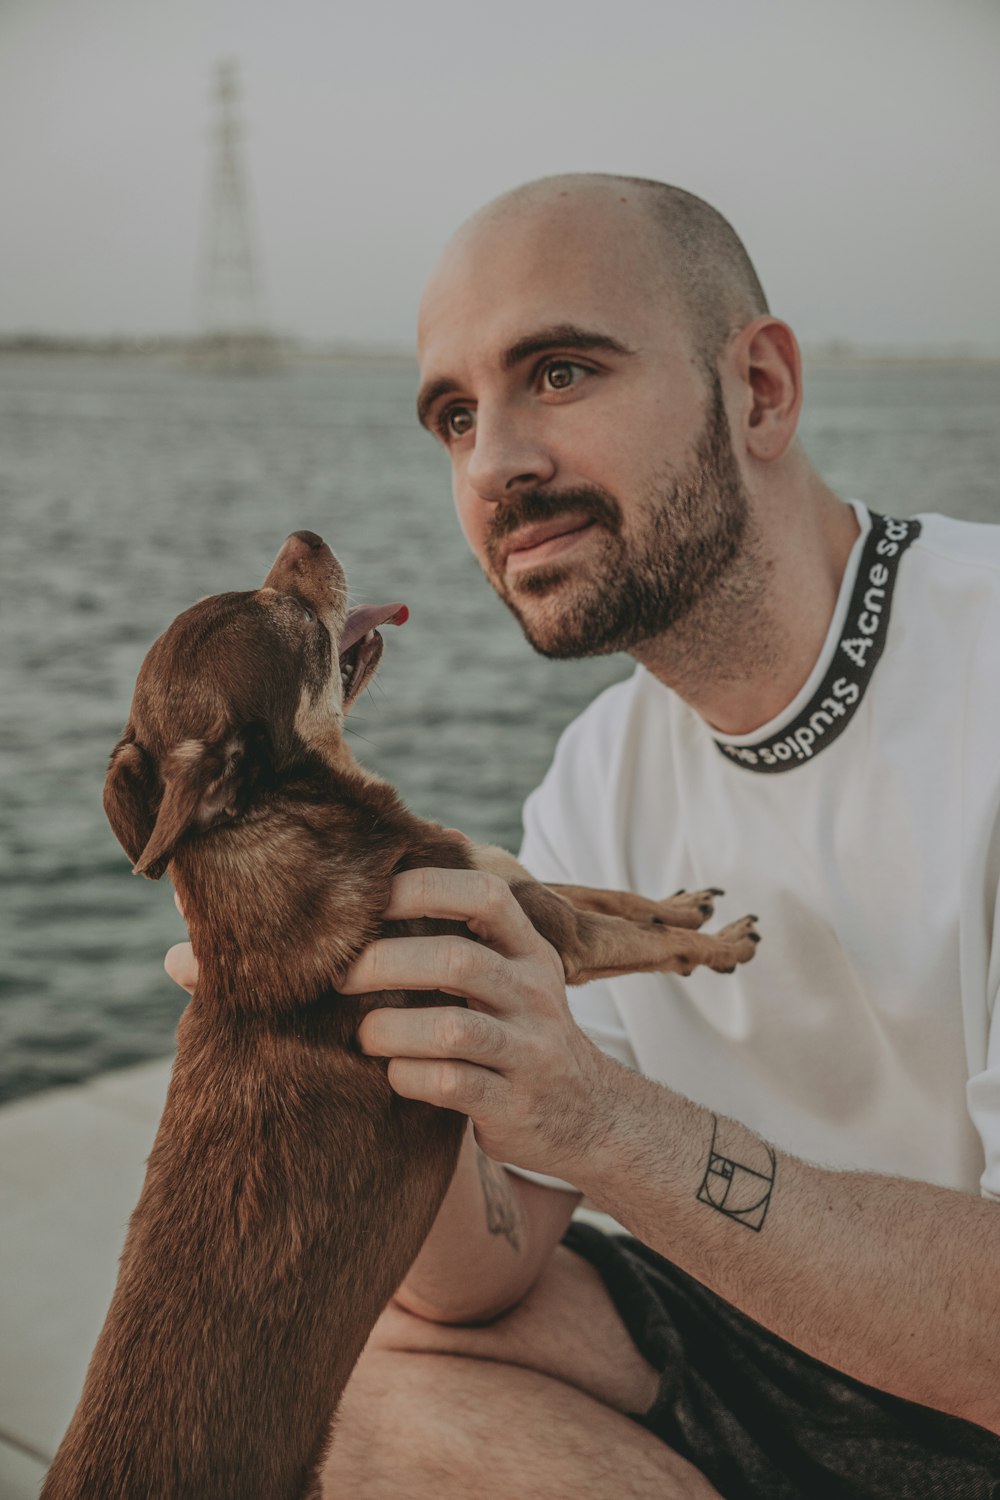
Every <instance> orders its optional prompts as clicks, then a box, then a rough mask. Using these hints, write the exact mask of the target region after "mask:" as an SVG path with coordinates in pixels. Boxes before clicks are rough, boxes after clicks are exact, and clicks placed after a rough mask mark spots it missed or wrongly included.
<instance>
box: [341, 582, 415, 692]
mask: <svg viewBox="0 0 1000 1500" xmlns="http://www.w3.org/2000/svg"><path fill="white" fill-rule="evenodd" d="M409 618H410V611H409V610H408V609H407V607H406V605H405V604H362V605H361V606H360V607H359V608H358V609H352V610H351V612H350V614H349V615H348V616H347V619H346V620H345V621H344V629H343V631H342V633H341V637H340V647H339V656H340V683H341V687H342V689H343V706H344V708H345V710H346V708H347V707H348V705H349V704H351V703H353V702H354V700H355V698H356V697H357V696H358V694H359V693H360V692H361V689H362V688H363V687H364V685H365V683H366V682H367V681H368V680H369V679H370V678H371V677H372V676H373V674H374V672H375V668H376V667H377V666H378V664H379V661H380V659H381V656H382V637H381V636H380V635H379V633H378V626H379V625H405V624H406V622H407V620H408V619H409Z"/></svg>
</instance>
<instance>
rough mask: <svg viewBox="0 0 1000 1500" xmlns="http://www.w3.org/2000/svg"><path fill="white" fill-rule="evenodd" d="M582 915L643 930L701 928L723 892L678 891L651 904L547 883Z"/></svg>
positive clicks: (622, 895)
mask: <svg viewBox="0 0 1000 1500" xmlns="http://www.w3.org/2000/svg"><path fill="white" fill-rule="evenodd" d="M546 884H547V886H548V889H549V890H550V891H555V892H556V894H557V895H559V896H562V897H563V898H564V899H565V900H566V901H569V902H571V904H572V905H573V906H575V907H576V909H577V910H578V911H596V912H603V914H604V915H605V916H608V917H627V918H628V920H629V921H630V922H640V923H642V925H643V926H649V925H650V924H651V923H652V924H653V925H654V926H660V925H661V924H665V925H666V926H667V927H693V928H697V927H701V925H702V924H703V923H704V922H707V921H708V919H709V917H710V916H711V915H712V913H713V912H714V911H715V898H716V896H721V895H722V894H723V893H722V891H720V890H718V889H716V888H715V887H714V886H713V887H709V888H708V889H706V890H703V891H678V893H677V895H676V896H668V897H667V898H666V899H665V900H663V901H651V900H650V899H649V898H648V897H647V896H636V895H633V893H632V892H631V891H607V890H600V889H598V888H597V887H596V886H590V885H553V884H551V883H549V882H546Z"/></svg>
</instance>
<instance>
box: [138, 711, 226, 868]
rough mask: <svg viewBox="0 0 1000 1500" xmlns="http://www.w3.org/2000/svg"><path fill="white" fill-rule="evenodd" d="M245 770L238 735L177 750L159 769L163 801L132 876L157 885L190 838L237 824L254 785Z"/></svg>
mask: <svg viewBox="0 0 1000 1500" xmlns="http://www.w3.org/2000/svg"><path fill="white" fill-rule="evenodd" d="M247 769H248V768H247V765H246V757H245V746H244V742H243V739H242V737H241V736H240V735H237V734H225V733H223V734H220V735H219V736H217V737H216V736H212V737H211V738H210V739H207V740H182V741H181V742H180V744H179V745H175V746H174V748H173V749H172V750H171V751H170V752H169V754H168V755H167V756H166V757H165V760H164V763H163V765H162V767H161V773H162V776H163V797H162V799H161V801H160V805H159V809H158V811H157V814H156V822H155V824H154V825H153V828H152V831H151V833H150V835H149V838H148V840H147V842H146V844H145V847H144V848H143V849H142V852H141V853H140V854H139V855H138V857H137V859H136V863H135V866H134V868H133V874H135V875H147V876H148V877H149V878H150V879H151V880H158V879H159V878H160V876H161V875H162V874H163V872H164V870H165V869H166V867H167V865H168V864H169V862H170V859H171V858H172V856H173V853H174V850H175V849H176V847H177V845H178V844H179V843H180V841H181V840H182V839H183V838H184V837H186V835H187V834H189V833H196V832H203V831H204V830H205V829H206V828H212V827H213V826H214V825H215V824H216V823H221V822H222V821H223V820H224V819H226V818H234V817H235V816H236V814H237V813H238V812H239V811H240V807H241V804H242V802H243V801H244V793H245V792H246V791H247V790H248V784H249V781H250V780H252V779H253V778H252V777H248V776H247Z"/></svg>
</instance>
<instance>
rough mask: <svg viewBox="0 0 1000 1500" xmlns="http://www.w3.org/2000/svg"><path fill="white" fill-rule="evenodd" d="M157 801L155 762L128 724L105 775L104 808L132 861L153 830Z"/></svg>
mask: <svg viewBox="0 0 1000 1500" xmlns="http://www.w3.org/2000/svg"><path fill="white" fill-rule="evenodd" d="M157 800H158V791H157V783H156V772H155V769H154V767H153V762H152V760H151V759H150V757H149V756H148V755H147V754H146V752H145V750H144V749H143V748H142V746H141V745H137V744H136V740H135V729H134V728H133V727H132V725H131V724H128V725H126V727H125V730H124V732H123V734H122V737H121V739H120V740H119V741H118V744H117V745H116V746H115V748H114V750H113V751H112V752H111V764H110V766H109V767H108V774H107V776H106V777H105V778H104V811H105V813H106V814H107V818H108V822H109V823H110V824H111V827H112V830H113V831H114V835H115V838H116V839H117V840H118V842H119V844H121V846H122V848H123V849H124V850H125V853H126V854H127V855H128V857H129V859H130V860H132V861H133V863H134V862H135V861H136V860H137V859H138V858H139V855H140V854H141V853H142V851H143V849H144V848H145V847H146V845H147V844H148V842H149V836H150V834H151V833H152V832H153V825H154V823H155V822H156V804H157Z"/></svg>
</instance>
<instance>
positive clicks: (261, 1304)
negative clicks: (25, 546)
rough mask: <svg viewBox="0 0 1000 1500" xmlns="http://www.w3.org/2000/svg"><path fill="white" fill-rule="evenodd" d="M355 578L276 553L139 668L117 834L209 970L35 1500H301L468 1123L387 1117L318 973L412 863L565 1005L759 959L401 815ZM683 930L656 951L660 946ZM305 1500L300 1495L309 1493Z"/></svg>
mask: <svg viewBox="0 0 1000 1500" xmlns="http://www.w3.org/2000/svg"><path fill="white" fill-rule="evenodd" d="M345 601H346V588H345V580H344V574H343V570H342V569H341V567H340V565H339V563H338V562H337V560H336V558H335V557H334V555H333V553H332V552H331V551H330V549H329V548H328V547H327V546H326V545H325V543H324V542H322V541H321V540H320V538H319V537H317V536H315V535H314V534H313V533H312V532H308V531H299V532H296V533H295V534H294V535H293V536H290V537H289V538H288V540H287V541H286V543H285V545H284V546H283V547H282V549H281V551H280V552H279V554H278V557H277V559H276V560H275V563H274V566H273V567H272V568H271V571H270V572H269V573H268V575H267V578H266V579H265V581H264V584H263V587H262V588H260V589H257V590H256V591H255V592H250V593H243V594H239V593H234V594H220V595H218V596H217V597H215V598H211V599H204V600H202V601H201V603H199V604H196V605H194V606H193V608H191V609H189V610H186V611H185V613H184V614H182V615H180V616H179V618H178V619H177V620H175V621H174V623H173V625H171V627H170V629H169V630H168V631H167V632H166V633H165V634H164V635H162V636H161V637H160V639H159V640H158V641H157V642H156V643H155V645H154V646H153V648H152V650H151V651H150V652H149V655H148V656H147V657H146V660H145V662H144V663H143V667H142V670H141V672H140V674H139V680H138V683H137V686H136V692H135V698H134V701H133V705H132V713H131V717H130V719H129V723H128V725H127V727H126V729H125V733H124V735H123V737H122V740H121V742H120V743H119V744H118V745H117V746H116V748H115V751H114V754H113V756H112V760H111V768H110V770H109V772H108V778H107V782H106V785H105V808H106V810H107V813H108V817H109V819H110V821H111V825H112V827H113V828H114V830H115V833H116V835H117V836H118V838H119V840H120V842H121V843H122V845H123V846H124V848H125V849H126V850H127V852H128V854H129V856H130V857H131V858H132V860H133V861H134V862H135V869H136V871H138V872H141V873H143V874H145V875H148V876H149V877H150V878H152V879H157V878H158V877H159V876H160V875H161V874H162V873H163V871H164V870H165V869H167V868H168V867H169V869H170V873H171V877H172V879H173V882H174V885H175V886H176V888H177V891H178V894H179V897H180V900H181V903H182V905H183V908H184V911H185V913H186V916H187V920H188V924H189V927H190V932H191V941H192V944H193V946H194V952H195V955H196V957H197V959H198V963H199V973H200V977H199V982H198V988H197V992H196V994H195V997H194V999H193V1000H192V1001H191V1003H190V1005H189V1006H188V1007H187V1009H186V1010H185V1012H184V1014H183V1016H182V1017H181V1021H180V1026H179V1028H178V1037H177V1059H176V1062H175V1064H174V1070H173V1076H172V1079H171V1083H170V1090H169V1093H168V1096H167V1102H166V1107H165V1109H164V1112H163V1118H162V1120H161V1122H160V1128H159V1132H158V1134H157V1137H156V1141H155V1144H154V1146H153V1151H152V1154H151V1156H150V1158H149V1164H148V1170H147V1173H146V1181H145V1185H144V1187H143V1191H142V1196H141V1197H140V1199H139V1203H138V1206H137V1207H136V1209H135V1212H134V1213H133V1215H132V1220H131V1224H130V1227H129V1233H128V1238H127V1241H126V1244H125V1250H124V1253H123V1256H122V1260H121V1269H120V1273H119V1277H118V1284H117V1286H116V1289H115V1293H114V1298H113V1300H112V1303H111V1307H110V1310H109V1312H108V1316H107V1320H106V1322H105V1325H104V1328H103V1330H102V1333H101V1336H100V1339H99V1341H98V1344H97V1348H96V1350H95V1352H94V1356H93V1359H92V1361H91V1365H90V1369H89V1372H88V1375H87V1381H86V1385H85V1388H84V1392H83V1396H82V1398H81V1400H80V1404H79V1406H78V1408H77V1411H76V1414H75V1415H74V1417H73V1420H72V1422H71V1424H70V1427H69V1431H68V1432H67V1434H66V1437H65V1438H64V1440H63V1443H62V1445H61V1447H60V1449H59V1452H58V1454H57V1455H56V1458H55V1461H54V1463H53V1465H52V1468H51V1470H50V1472H49V1475H48V1479H47V1481H46V1484H45V1488H44V1490H43V1497H44V1500H67V1497H71V1496H72V1497H77V1500H78V1497H88V1500H255V1497H259V1500H286V1497H287V1500H300V1497H302V1496H303V1495H304V1494H306V1492H307V1490H308V1491H309V1492H310V1493H313V1494H315V1493H316V1492H317V1491H316V1484H317V1481H316V1479H315V1477H314V1476H315V1471H316V1466H317V1463H318V1460H319V1459H320V1458H321V1456H322V1452H323V1447H324V1441H325V1438H326V1435H327V1432H328V1429H329V1427H330V1422H331V1417H332V1414H333V1412H334V1410H335V1408H336V1405H337V1402H338V1401H339V1399H340V1394H341V1392H342V1390H343V1388H344V1385H345V1383H346V1381H347V1378H348V1376H349V1374H350V1372H351V1369H352V1367H353V1366H354V1363H355V1361H356V1360H357V1358H358V1356H359V1354H360V1352H361V1349H362V1347H363V1345H364V1343H365V1341H366V1339H367V1337H368V1334H369V1332H370V1331H371V1328H372V1326H373V1325H374V1323H375V1321H376V1319H377V1317H378V1315H379V1313H380V1312H381V1310H382V1308H383V1307H384V1306H385V1304H386V1303H387V1302H388V1300H389V1298H390V1297H391V1296H392V1294H393V1292H394V1291H395V1290H396V1288H397V1287H398V1285H399V1283H400V1281H401V1280H402V1278H403V1277H404V1275H405V1274H406V1271H407V1270H408V1268H409V1266H410V1265H411V1263H412V1261H413V1260H414V1258H415V1256H416V1254H417V1251H418V1250H419V1248H420V1245H421V1244H422V1242H423V1240H424V1237H425V1236H426V1234H427V1231H428V1230H429V1228H430V1226H431V1223H432V1221H433V1219H434V1216H435V1214H436V1212H437V1209H438V1207H439V1205H440V1203H441V1200H442V1197H443V1196H444V1193H445V1190H446V1188H447V1186H448V1182H449V1180H450V1177H451V1174H452V1171H453V1169H454V1165H455V1160H456V1156H457V1153H458V1149H459V1144H460V1139H461V1135H462V1130H463V1125H464V1121H463V1119H462V1118H461V1117H460V1116H458V1115H456V1114H452V1113H451V1112H449V1111H446V1110H441V1109H435V1108H433V1107H431V1106H429V1105H425V1104H420V1103H413V1102H411V1101H408V1100H404V1099H401V1098H400V1097H398V1096H397V1095H396V1094H394V1093H393V1091H392V1090H391V1089H390V1087H389V1084H388V1081H387V1078H386V1067H385V1064H384V1062H382V1061H377V1060H374V1059H371V1058H368V1057H366V1056H364V1055H363V1054H362V1053H361V1052H360V1050H359V1049H358V1046H357V1043H356V1040H355V1033H356V1028H357V1023H358V1020H359V1018H360V1017H361V1016H362V1015H364V1014H365V1013H366V1011H368V1010H370V1009H372V1008H374V1007H375V1006H386V1005H441V1004H456V1003H460V1002H457V1001H455V1000H453V999H450V998H449V997H447V996H444V995H441V994H437V993H432V994H416V993H414V994H403V993H382V994H378V995H373V996H370V997H364V998H362V999H361V1000H359V999H357V997H355V998H353V999H351V1000H349V1001H341V1000H339V999H338V997H337V995H336V992H335V990H334V988H333V983H332V976H335V975H337V974H338V973H340V972H341V971H342V970H343V969H344V968H345V967H346V965H347V964H348V963H349V962H350V961H351V960H352V959H353V958H355V957H356V956H357V954H358V953H359V952H360V951H361V949H362V948H363V947H364V946H365V945H366V944H367V943H368V942H370V941H371V940H372V939H373V938H375V937H376V936H377V935H379V934H380V933H382V934H385V933H395V932H403V931H406V932H411V933H412V932H442V931H443V932H459V933H463V934H465V935H466V936H467V935H468V933H467V931H466V929H465V928H464V926H462V924H459V923H454V922H452V923H447V922H431V921H427V922H422V923H389V922H386V923H383V922H381V921H380V913H381V912H382V911H383V909H384V907H385V905H386V900H387V897H388V891H389V883H390V881H391V880H392V878H393V876H394V875H395V874H397V873H398V872H399V871H401V870H406V869H411V868H414V867H417V866H425V865H426V866H431V865H437V866H445V867H450V868H470V867H479V868H481V869H485V870H488V871H491V872H494V873H499V874H501V875H502V876H503V878H504V879H506V880H507V881H509V883H510V885H511V888H512V890H513V892H514V894H515V896H516V898H517V900H518V901H519V902H520V904H521V905H522V907H523V908H524V909H525V911H526V912H527V913H528V915H529V917H530V918H531V920H532V921H533V922H534V924H535V926H536V927H537V928H538V929H539V931H541V932H542V933H543V935H544V936H545V937H546V938H548V939H549V941H550V942H552V943H553V944H554V945H555V947H556V948H557V949H558V950H559V952H560V954H561V955H562V959H563V963H564V966H565V969H566V976H567V979H568V981H569V982H570V983H580V982H582V981H584V980H586V979H590V978H593V977H595V976H597V975H606V974H618V973H622V972H623V971H630V970H639V969H647V970H649V969H659V970H665V971H666V970H678V971H681V972H685V973H686V972H689V971H690V969H691V968H692V967H693V966H694V965H695V964H709V965H711V966H712V967H713V968H716V969H731V968H732V967H733V965H735V964H737V963H741V962H744V961H745V960H747V959H749V958H751V957H752V955H753V952H754V944H755V942H756V941H757V934H756V933H755V932H754V930H753V920H754V919H753V918H749V917H747V918H744V919H743V920H742V921H740V922H736V923H734V924H733V925H732V926H730V927H727V928H726V929H724V930H723V932H721V933H720V934H719V935H718V936H715V937H707V936H704V935H702V934H700V933H698V932H696V931H694V930H693V929H695V928H697V927H698V926H699V925H700V924H701V922H702V921H703V920H704V918H705V916H706V915H708V914H709V912H710V911H711V897H712V895H713V894H716V893H715V892H700V893H697V894H695V895H693V896H683V897H679V898H676V899H674V900H672V901H663V902H652V901H646V900H644V899H642V898H641V897H637V896H628V895H619V894H615V893H613V892H606V891H586V890H578V889H576V888H575V887H554V888H549V887H545V886H541V885H539V884H537V883H536V882H535V881H533V880H532V879H531V877H530V876H529V875H528V874H527V873H526V871H524V870H522V869H521V867H520V866H519V865H518V864H517V863H516V862H515V861H514V860H513V859H512V858H511V857H510V856H509V855H507V854H504V853H503V852H502V851H501V850H497V849H491V848H486V847H481V846H476V845H473V844H463V843H460V842H456V841H455V840H454V838H452V837H450V836H449V835H448V834H447V833H446V832H445V831H444V830H443V829H442V828H440V827H438V826H437V825H436V824H433V823H426V822H423V821H422V820H421V819H419V818H415V817H414V816H413V815H412V814H411V813H409V812H408V811H407V810H406V809H405V808H404V807H403V806H402V804H401V803H400V801H399V799H398V797H397V796H396V794H395V792H394V791H393V790H392V788H391V787H389V786H388V785H386V783H384V782H383V781H380V780H379V779H378V778H376V777H375V776H373V775H371V774H370V773H368V772H365V771H363V770H362V769H361V768H360V767H359V766H358V765H357V764H356V763H355V761H354V759H353V757H352V755H351V753H350V751H349V750H348V749H347V746H346V745H345V743H344V738H343V720H344V715H345V713H346V712H347V710H348V709H349V708H350V706H351V705H352V704H353V703H354V701H355V699H356V698H357V696H358V694H359V693H360V691H361V689H362V688H363V687H364V686H365V684H366V683H367V682H368V681H369V680H370V678H371V676H372V674H373V672H374V671H375V668H376V666H377V664H378V660H379V657H380V656H381V652H382V641H381V637H380V636H379V634H378V631H377V629H376V627H377V626H378V625H382V624H385V623H387V622H390V621H391V622H393V623H397V624H399V623H402V621H403V620H404V619H405V617H406V611H405V609H404V608H403V607H402V606H400V605H389V606H386V607H385V608H382V609H377V608H364V609H360V610H353V611H351V612H350V613H348V610H347V607H346V602H345ZM665 924H671V925H665ZM310 1483H311V1484H312V1488H311V1489H310Z"/></svg>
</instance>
